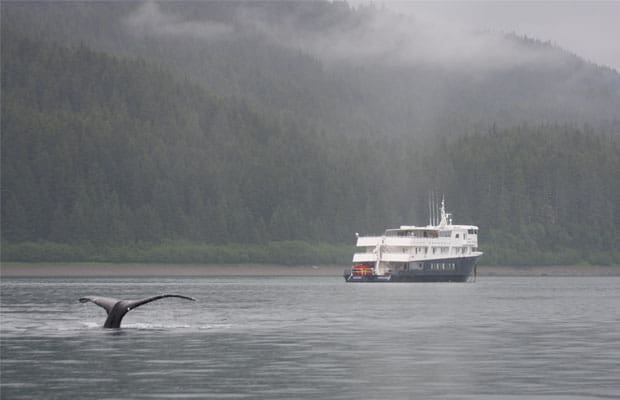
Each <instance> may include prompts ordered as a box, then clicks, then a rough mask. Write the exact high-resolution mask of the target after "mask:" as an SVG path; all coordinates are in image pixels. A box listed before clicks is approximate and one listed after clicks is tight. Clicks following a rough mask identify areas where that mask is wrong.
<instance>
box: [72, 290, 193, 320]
mask: <svg viewBox="0 0 620 400" xmlns="http://www.w3.org/2000/svg"><path fill="white" fill-rule="evenodd" d="M166 297H178V298H180V299H185V300H191V301H196V299H193V298H191V297H187V296H181V295H180V294H162V295H159V296H153V297H148V298H146V299H141V300H119V299H113V298H110V297H93V296H87V297H81V298H80V299H79V300H80V303H87V302H89V301H90V302H92V303H95V304H96V305H98V306H99V307H102V308H103V309H105V311H106V313H107V314H108V318H107V319H106V320H105V323H104V324H103V327H104V328H120V327H121V320H122V319H123V317H124V316H125V314H127V313H128V312H129V311H131V310H133V309H134V308H136V307H140V306H141V305H143V304H146V303H150V302H151V301H155V300H159V299H163V298H166Z"/></svg>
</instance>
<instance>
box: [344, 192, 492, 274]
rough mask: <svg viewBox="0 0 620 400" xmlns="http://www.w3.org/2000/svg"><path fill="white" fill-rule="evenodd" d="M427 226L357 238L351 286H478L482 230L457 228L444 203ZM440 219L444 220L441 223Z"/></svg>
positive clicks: (348, 272) (464, 227)
mask: <svg viewBox="0 0 620 400" xmlns="http://www.w3.org/2000/svg"><path fill="white" fill-rule="evenodd" d="M433 214H437V213H436V212H432V211H431V217H430V221H429V224H428V225H427V226H422V227H420V226H401V227H400V228H398V229H388V230H386V231H385V233H384V234H383V235H382V236H359V235H357V234H356V235H357V236H358V237H357V248H358V250H359V251H358V252H356V253H355V254H354V255H353V266H352V267H351V268H350V269H347V270H345V272H344V279H345V281H347V282H466V281H468V280H475V278H476V264H477V261H478V258H479V257H480V256H481V255H482V252H480V251H478V227H477V226H473V225H452V216H451V215H450V214H449V213H446V210H445V203H444V201H443V200H442V201H441V207H440V209H439V215H438V216H437V217H438V218H434V217H433ZM438 219H439V220H438Z"/></svg>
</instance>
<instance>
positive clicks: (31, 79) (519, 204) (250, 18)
mask: <svg viewBox="0 0 620 400" xmlns="http://www.w3.org/2000/svg"><path fill="white" fill-rule="evenodd" d="M231 4H232V5H231ZM381 13H382V12H381V11H378V10H375V9H373V8H369V9H359V10H355V9H352V8H350V7H349V6H347V5H346V4H342V3H322V2H319V3H284V4H282V3H249V4H247V3H211V2H209V3H201V2H200V3H186V2H183V3H163V4H161V5H157V4H156V3H145V4H135V3H120V2H119V3H51V2H46V3H7V2H3V3H2V48H1V51H2V54H1V56H2V57H1V62H2V65H1V67H2V77H1V79H2V80H1V84H2V110H1V111H2V120H1V129H2V143H1V144H2V149H1V150H2V159H1V162H2V165H1V168H2V170H1V173H2V188H1V189H2V244H3V245H2V247H3V251H2V258H3V259H4V260H8V259H12V260H41V259H46V258H47V259H54V260H63V259H70V260H85V259H97V260H106V259H108V260H115V261H192V262H196V261H233V262H239V261H261V262H269V261H276V262H284V263H286V262H288V263H318V262H342V263H347V262H348V261H349V258H350V251H351V248H350V246H351V245H352V244H353V241H354V236H353V234H354V232H360V233H378V232H381V231H382V230H383V229H384V228H386V227H390V226H398V225H401V224H424V223H426V221H427V220H428V218H427V215H426V210H427V198H428V193H429V191H431V190H432V191H435V192H437V193H444V194H445V196H446V200H447V204H448V208H449V209H450V211H453V213H454V217H455V222H457V223H472V224H476V225H479V226H480V230H481V247H482V250H483V251H485V252H486V255H485V257H484V258H483V260H482V261H483V262H486V263H500V264H501V263H508V264H517V263H579V262H589V263H599V264H600V263H602V264H609V263H618V262H620V252H619V250H618V247H617V245H616V243H618V242H619V239H620V229H618V226H620V188H619V186H620V185H618V183H620V143H619V140H620V139H619V138H620V131H619V127H620V124H619V123H618V117H619V115H618V110H620V77H619V75H618V73H617V72H615V71H612V70H609V69H605V68H600V67H597V66H595V65H592V64H588V63H586V62H584V61H583V60H580V59H578V58H577V57H576V56H573V55H569V54H567V53H564V52H562V51H561V50H560V49H557V48H554V47H552V46H550V45H547V44H543V43H539V42H535V41H530V40H525V39H520V38H515V37H507V38H504V39H502V40H505V42H502V43H506V46H516V50H515V51H517V53H519V51H523V52H524V54H529V55H530V56H531V55H532V54H533V53H532V51H533V52H534V53H535V54H538V55H543V57H537V58H536V61H535V62H533V61H531V60H530V61H528V62H527V63H523V62H522V63H515V64H510V65H509V66H506V67H502V68H498V67H497V66H494V67H493V68H491V69H492V71H491V72H489V73H488V74H486V75H483V76H482V75H480V71H481V70H480V69H475V68H474V66H473V65H472V61H471V60H467V62H466V63H465V64H467V66H464V67H463V69H459V68H457V67H456V64H455V63H454V62H452V61H451V62H450V64H449V65H448V64H441V65H437V64H433V63H431V62H429V61H428V60H426V61H424V62H416V63H412V61H411V60H397V61H398V62H392V63H387V64H381V63H380V62H379V59H378V58H376V57H378V54H376V53H370V54H367V53H365V54H366V55H365V56H364V58H363V59H360V58H359V56H358V55H352V56H351V57H350V58H348V59H347V60H339V59H335V58H334V57H335V55H334V53H332V52H330V51H327V50H325V47H324V48H322V49H323V50H316V48H317V47H316V45H317V43H316V40H318V39H317V37H318V36H320V35H318V33H317V32H319V31H321V29H323V30H324V31H325V32H327V33H326V35H327V37H328V38H330V39H334V38H335V37H336V36H335V35H334V34H333V32H332V33H331V34H330V32H331V31H333V30H336V29H339V30H341V31H342V30H344V31H345V32H348V30H347V29H349V28H350V30H352V31H353V32H355V31H356V30H357V29H361V28H360V26H362V27H363V26H365V25H366V24H368V23H369V21H375V23H376V21H377V20H380V18H382V17H381ZM302 17H303V19H302ZM302 20H303V21H304V22H303V24H302V23H300V21H302ZM26 22H27V24H26ZM199 22H201V23H202V24H200V23H199ZM207 22H208V23H207ZM258 22H261V23H263V24H266V25H267V26H269V24H267V23H268V22H270V23H273V24H276V25H277V24H280V25H282V26H280V27H279V28H278V30H277V33H282V32H285V31H287V30H290V29H292V28H291V27H295V29H297V30H299V32H297V31H295V32H297V33H295V35H297V36H295V37H294V39H295V40H284V39H282V38H278V37H276V36H274V35H275V33H276V31H275V30H274V29H272V30H266V28H265V27H264V26H263V25H257V24H258ZM343 27H344V28H343ZM347 27H348V28H347ZM285 28H286V29H285ZM289 36H290V35H289ZM369 40H370V39H369ZM371 44H372V43H371ZM335 48H336V45H335V44H333V46H332V48H331V50H332V51H334V49H335ZM327 49H328V50H329V49H330V47H329V46H327ZM513 50H514V48H513V49H512V50H511V51H513ZM540 60H544V62H541V61H540ZM472 74H473V75H472ZM474 75H475V76H480V77H479V78H478V79H476V80H473V81H472V80H471V79H470V78H471V77H472V76H474ZM319 243H322V244H319ZM325 243H330V244H332V246H326V245H325ZM313 249H314V250H313Z"/></svg>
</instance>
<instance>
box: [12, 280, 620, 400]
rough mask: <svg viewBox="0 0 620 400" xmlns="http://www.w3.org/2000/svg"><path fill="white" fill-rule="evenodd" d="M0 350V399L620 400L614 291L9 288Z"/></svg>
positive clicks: (618, 298)
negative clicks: (110, 312) (133, 305)
mask: <svg viewBox="0 0 620 400" xmlns="http://www.w3.org/2000/svg"><path fill="white" fill-rule="evenodd" d="M160 293H179V294H185V295H189V296H192V297H195V298H196V299H197V300H198V301H197V302H189V301H184V300H181V299H164V300H161V301H157V302H153V303H150V304H147V305H144V306H142V307H140V308H138V309H135V310H133V311H131V312H130V313H128V314H127V315H126V316H125V319H124V320H123V324H122V328H121V329H118V330H108V329H102V328H101V325H102V324H103V322H104V320H105V311H104V310H103V309H102V308H100V307H98V306H96V305H95V304H92V303H87V304H81V303H79V302H78V301H77V299H78V298H79V297H81V296H85V295H101V296H108V297H118V298H132V299H137V298H142V297H148V296H151V295H155V294H160ZM0 339H1V342H0V343H1V354H0V356H1V357H0V361H1V362H0V369H1V370H0V372H1V375H0V390H1V392H0V397H1V398H2V399H85V398H95V399H169V398H179V399H194V398H195V399H209V398H215V399H246V398H247V399H596V398H601V399H607V398H620V278H617V277H612V278H608V277H606V278H602V277H601V278H592V277H588V278H566V277H563V278H554V277H532V278H504V277H502V278H479V279H478V281H477V282H476V283H376V284H346V283H345V282H344V281H343V279H342V278H340V277H308V278H294V277H286V278H278V277H256V278H252V277H230V278H225V277H217V278H187V277H184V278H156V279H155V278H153V279H149V278H147V279H145V278H131V279H127V278H124V279H109V278H54V279H50V278H41V279H37V278H28V279H2V281H1V328H0Z"/></svg>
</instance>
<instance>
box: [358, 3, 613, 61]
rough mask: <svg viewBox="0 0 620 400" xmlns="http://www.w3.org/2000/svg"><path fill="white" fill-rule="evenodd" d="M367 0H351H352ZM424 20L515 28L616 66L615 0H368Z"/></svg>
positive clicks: (524, 33) (454, 24)
mask: <svg viewBox="0 0 620 400" xmlns="http://www.w3.org/2000/svg"><path fill="white" fill-rule="evenodd" d="M369 2H370V1H367V0H350V1H349V3H350V4H353V5H359V4H367V3H369ZM372 3H373V4H375V5H377V6H381V5H384V6H385V7H386V8H388V9H390V10H394V11H397V12H399V13H403V14H411V15H414V16H415V17H416V18H419V19H422V20H424V21H425V22H433V21H434V22H436V23H437V24H440V25H443V24H448V25H450V26H454V27H462V28H465V29H474V30H481V29H482V30H486V29H488V30H492V31H503V32H514V33H516V34H519V35H525V36H528V37H533V38H536V39H540V40H543V41H551V42H552V43H554V44H556V45H558V46H560V47H562V48H564V49H566V50H568V51H570V52H571V53H574V54H577V55H578V56H580V57H583V58H585V59H586V60H589V61H592V62H594V63H596V64H600V65H606V66H609V67H612V68H614V69H616V71H619V72H620V0H610V1H598V2H597V1H499V0H496V1H486V2H484V1H463V0H461V1H382V0H375V1H372Z"/></svg>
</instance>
